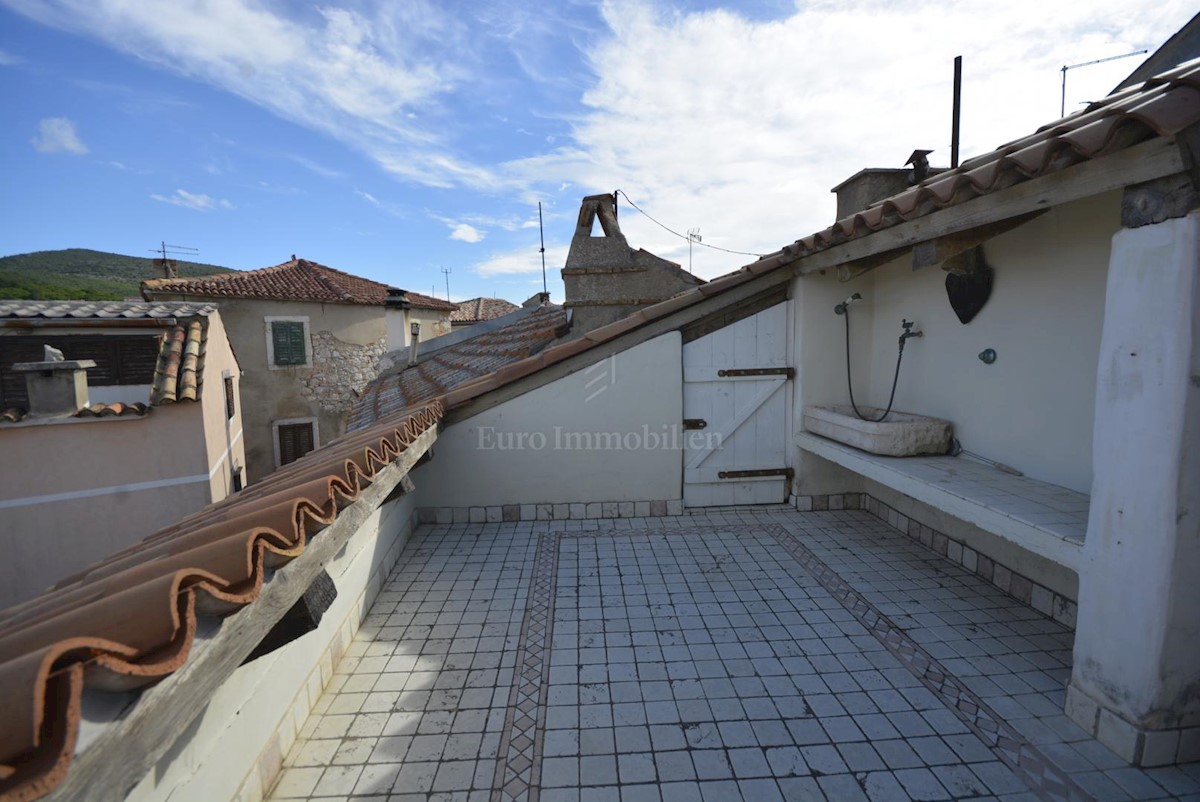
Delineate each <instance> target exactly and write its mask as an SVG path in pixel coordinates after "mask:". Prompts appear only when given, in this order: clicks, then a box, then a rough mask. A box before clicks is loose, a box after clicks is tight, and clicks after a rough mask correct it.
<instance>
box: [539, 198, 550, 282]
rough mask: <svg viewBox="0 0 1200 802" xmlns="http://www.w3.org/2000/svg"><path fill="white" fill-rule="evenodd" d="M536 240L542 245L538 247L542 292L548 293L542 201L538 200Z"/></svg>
mask: <svg viewBox="0 0 1200 802" xmlns="http://www.w3.org/2000/svg"><path fill="white" fill-rule="evenodd" d="M538 240H539V241H540V242H541V245H542V247H540V248H538V252H539V253H540V254H541V255H542V294H544V295H549V294H550V292H549V290H547V289H546V231H545V229H543V228H542V202H541V201H538Z"/></svg>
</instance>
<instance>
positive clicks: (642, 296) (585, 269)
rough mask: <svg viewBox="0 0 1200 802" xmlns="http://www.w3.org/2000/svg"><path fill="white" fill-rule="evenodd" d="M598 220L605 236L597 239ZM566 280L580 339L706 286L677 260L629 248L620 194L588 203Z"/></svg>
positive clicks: (593, 197) (574, 240) (569, 258)
mask: <svg viewBox="0 0 1200 802" xmlns="http://www.w3.org/2000/svg"><path fill="white" fill-rule="evenodd" d="M597 220H599V221H600V228H601V231H602V233H601V234H600V235H598V236H592V228H593V226H594V225H595V223H596V221H597ZM562 277H563V284H565V285H566V293H567V297H566V301H565V303H564V304H563V306H565V307H566V308H567V309H569V310H571V311H572V315H573V321H574V323H573V326H572V331H573V333H574V334H576V335H579V334H583V333H586V332H588V331H591V330H592V329H595V328H598V327H600V326H603V325H605V324H608V323H612V322H614V321H616V320H620V319H621V318H623V317H626V316H627V315H631V314H633V313H634V312H636V311H637V310H639V309H641V308H643V307H646V306H651V305H652V304H656V303H658V302H659V301H664V300H666V299H667V298H670V297H671V296H673V295H678V294H679V293H681V292H683V291H684V290H690V289H691V288H693V287H696V286H698V285H700V284H703V283H704V280H703V279H699V278H696V277H695V276H693V275H692V274H690V273H688V272H687V271H686V270H684V269H683V268H681V267H680V266H679V265H677V264H675V263H674V262H670V261H667V260H666V259H661V258H659V257H657V256H655V255H654V254H652V253H650V252H648V251H645V250H642V249H640V248H639V249H637V250H634V249H633V248H630V247H629V243H628V242H627V241H626V240H625V235H624V234H622V233H621V226H620V224H619V223H618V222H617V199H616V196H615V195H590V196H588V197H586V198H584V199H583V204H582V205H581V206H580V207H579V222H578V223H577V224H576V226H575V236H574V237H573V238H572V239H571V250H570V251H569V252H568V254H567V264H566V266H565V267H564V268H563V270H562Z"/></svg>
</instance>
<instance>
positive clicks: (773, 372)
mask: <svg viewBox="0 0 1200 802" xmlns="http://www.w3.org/2000/svg"><path fill="white" fill-rule="evenodd" d="M717 375H718V376H723V377H726V378H731V377H734V376H787V377H788V378H789V379H794V378H796V369H795V368H729V369H722V370H718V371H717Z"/></svg>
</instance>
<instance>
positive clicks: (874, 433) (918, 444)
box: [804, 406, 954, 457]
mask: <svg viewBox="0 0 1200 802" xmlns="http://www.w3.org/2000/svg"><path fill="white" fill-rule="evenodd" d="M858 409H859V411H860V412H862V414H864V415H866V416H867V417H868V418H878V417H879V416H880V415H882V414H883V410H882V409H878V408H876V407H863V406H860V407H859V408H858ZM804 428H805V429H806V430H807V431H810V432H812V433H813V434H819V435H821V436H822V437H828V438H829V439H830V440H836V441H838V442H839V443H845V444H846V445H848V446H854V447H855V448H861V449H862V450H863V451H869V452H871V453H872V454H880V455H882V456H885V457H913V456H916V455H918V454H945V453H947V452H948V451H949V450H950V440H951V438H952V437H953V435H954V427H953V426H952V424H951V423H950V421H945V420H940V419H938V418H929V417H926V416H924V415H912V414H909V413H907V412H895V411H893V412H891V413H890V414H889V415H888V416H887V419H886V420H883V421H880V422H879V423H869V422H868V421H865V420H861V419H860V418H859V417H858V416H857V415H855V414H854V409H853V407H850V406H812V407H807V408H806V409H805V410H804Z"/></svg>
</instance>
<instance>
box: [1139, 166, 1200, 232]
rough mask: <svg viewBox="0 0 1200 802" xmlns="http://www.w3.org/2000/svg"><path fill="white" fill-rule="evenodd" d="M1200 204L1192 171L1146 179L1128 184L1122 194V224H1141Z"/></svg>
mask: <svg viewBox="0 0 1200 802" xmlns="http://www.w3.org/2000/svg"><path fill="white" fill-rule="evenodd" d="M1197 207H1200V190H1198V189H1197V187H1196V185H1195V184H1194V183H1193V181H1192V176H1191V174H1190V173H1187V172H1183V173H1177V174H1176V175H1171V176H1167V177H1166V178H1158V179H1155V180H1154V181H1146V182H1144V183H1141V184H1134V185H1133V186H1129V187H1125V193H1124V194H1123V195H1121V225H1122V226H1124V227H1125V228H1138V227H1140V226H1148V225H1152V224H1154V223H1161V222H1163V221H1164V220H1171V219H1173V218H1176V217H1183V216H1184V215H1185V214H1188V213H1190V212H1191V211H1192V210H1193V209H1195V208H1197Z"/></svg>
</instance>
